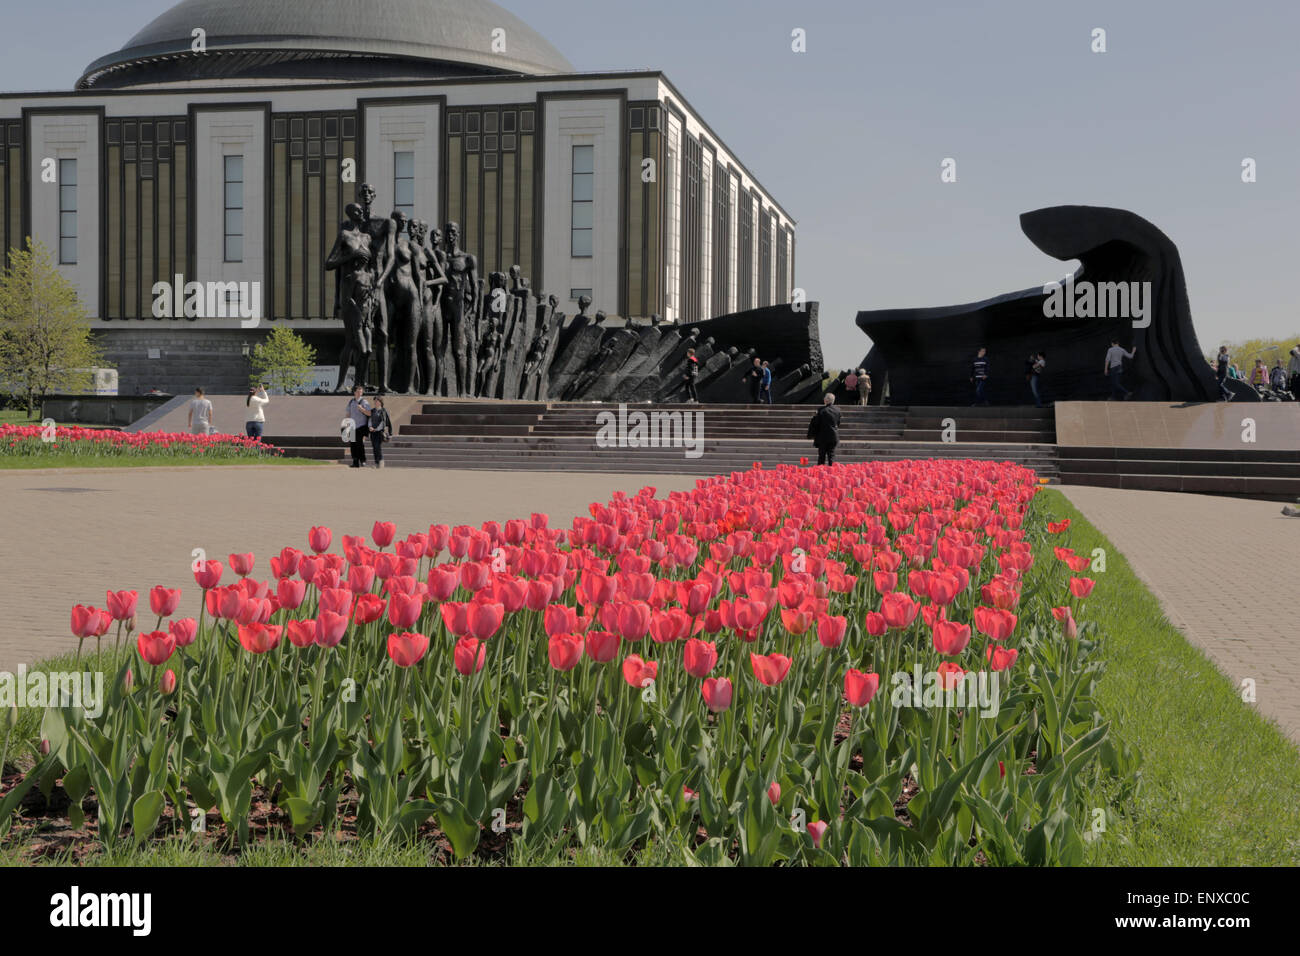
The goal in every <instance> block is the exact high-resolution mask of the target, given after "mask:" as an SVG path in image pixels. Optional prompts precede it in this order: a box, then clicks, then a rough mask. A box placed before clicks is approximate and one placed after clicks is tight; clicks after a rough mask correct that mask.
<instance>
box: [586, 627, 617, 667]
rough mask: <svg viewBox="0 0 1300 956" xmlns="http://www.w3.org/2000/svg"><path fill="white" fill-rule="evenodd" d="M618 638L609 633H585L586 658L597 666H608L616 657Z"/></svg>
mask: <svg viewBox="0 0 1300 956" xmlns="http://www.w3.org/2000/svg"><path fill="white" fill-rule="evenodd" d="M618 642H619V637H618V635H617V634H614V633H612V632H611V631H588V632H587V656H588V657H590V658H591V659H592V660H593V661H595V662H596V663H597V664H608V663H609V662H610V661H612V660H613V659H614V658H616V657H617V656H618Z"/></svg>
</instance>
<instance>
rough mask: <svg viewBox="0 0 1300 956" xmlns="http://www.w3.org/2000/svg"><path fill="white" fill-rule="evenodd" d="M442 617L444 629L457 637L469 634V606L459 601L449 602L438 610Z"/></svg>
mask: <svg viewBox="0 0 1300 956" xmlns="http://www.w3.org/2000/svg"><path fill="white" fill-rule="evenodd" d="M438 612H439V613H440V614H441V615H442V624H443V627H445V628H447V630H448V631H450V632H451V633H452V634H454V635H456V637H465V636H467V635H468V634H469V605H468V604H465V603H461V602H458V601H448V602H447V603H446V604H443V605H442V606H441V607H440V608H438Z"/></svg>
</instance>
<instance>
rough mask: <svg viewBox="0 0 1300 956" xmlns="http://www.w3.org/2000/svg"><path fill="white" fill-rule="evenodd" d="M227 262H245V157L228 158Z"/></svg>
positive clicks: (226, 178) (226, 201) (226, 169)
mask: <svg viewBox="0 0 1300 956" xmlns="http://www.w3.org/2000/svg"><path fill="white" fill-rule="evenodd" d="M224 160H225V184H226V186H225V189H226V198H225V203H226V261H227V262H243V261H244V157H243V156H226V157H224Z"/></svg>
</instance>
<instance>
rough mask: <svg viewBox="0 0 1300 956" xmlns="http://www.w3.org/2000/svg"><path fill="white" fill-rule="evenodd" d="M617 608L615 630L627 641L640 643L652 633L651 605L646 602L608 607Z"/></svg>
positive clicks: (628, 602)
mask: <svg viewBox="0 0 1300 956" xmlns="http://www.w3.org/2000/svg"><path fill="white" fill-rule="evenodd" d="M606 606H607V607H613V608H615V613H614V629H615V630H617V631H618V634H619V637H621V638H622V639H623V640H625V641H639V640H641V639H642V638H643V637H645V636H646V635H647V634H649V633H650V623H651V620H652V615H651V610H650V605H649V604H647V603H645V601H625V602H622V603H619V604H611V605H606Z"/></svg>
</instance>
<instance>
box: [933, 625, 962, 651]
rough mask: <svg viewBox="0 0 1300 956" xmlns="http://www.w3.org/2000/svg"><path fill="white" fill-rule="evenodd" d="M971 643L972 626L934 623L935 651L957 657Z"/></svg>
mask: <svg viewBox="0 0 1300 956" xmlns="http://www.w3.org/2000/svg"><path fill="white" fill-rule="evenodd" d="M969 643H970V625H969V624H959V623H958V622H956V621H944V620H939V621H935V622H934V649H935V650H936V651H938V652H939V653H940V654H945V655H947V656H949V657H956V656H957V655H958V654H960V653H961V652H962V651H964V650H965V649H966V645H967V644H969Z"/></svg>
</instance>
